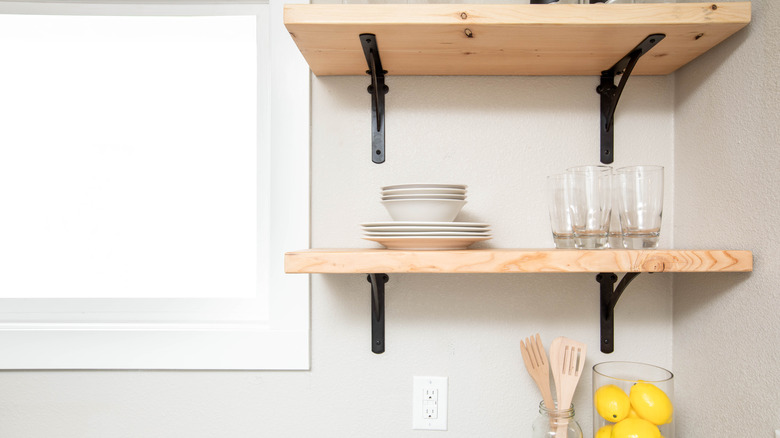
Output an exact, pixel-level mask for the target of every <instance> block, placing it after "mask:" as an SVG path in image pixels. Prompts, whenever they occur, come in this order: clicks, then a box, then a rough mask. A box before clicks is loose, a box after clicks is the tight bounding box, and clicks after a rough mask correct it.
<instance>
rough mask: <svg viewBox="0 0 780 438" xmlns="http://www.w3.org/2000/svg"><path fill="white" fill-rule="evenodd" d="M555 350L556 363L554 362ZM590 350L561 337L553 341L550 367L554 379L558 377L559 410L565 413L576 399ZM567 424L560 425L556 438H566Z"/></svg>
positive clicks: (579, 343) (585, 346)
mask: <svg viewBox="0 0 780 438" xmlns="http://www.w3.org/2000/svg"><path fill="white" fill-rule="evenodd" d="M553 349H554V351H555V353H554V355H555V356H554V357H555V359H554V361H553ZM587 350H588V347H587V345H585V344H583V343H582V342H577V341H575V340H572V339H569V338H564V337H559V338H556V339H555V340H554V341H553V345H551V346H550V366H552V373H553V378H554V377H555V376H556V375H557V376H558V379H557V380H556V381H555V384H556V386H557V387H558V409H559V410H561V411H563V410H567V409H569V408H570V407H571V401H572V399H573V398H574V391H575V390H576V389H577V383H579V381H580V377H581V376H582V370H583V368H584V367H585V354H586V352H587ZM566 427H567V424H566V423H565V422H563V423H559V425H558V427H557V431H556V436H560V437H565V436H566Z"/></svg>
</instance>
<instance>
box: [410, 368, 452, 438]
mask: <svg viewBox="0 0 780 438" xmlns="http://www.w3.org/2000/svg"><path fill="white" fill-rule="evenodd" d="M412 394H413V398H412V429H419V430H447V378H446V377H421V376H415V377H414V379H413V385H412Z"/></svg>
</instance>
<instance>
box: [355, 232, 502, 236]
mask: <svg viewBox="0 0 780 438" xmlns="http://www.w3.org/2000/svg"><path fill="white" fill-rule="evenodd" d="M363 235H364V236H369V237H435V236H457V237H492V236H493V235H492V234H488V232H487V231H484V232H483V231H404V232H401V233H393V232H384V233H374V232H371V231H366V232H365V233H364V234H363Z"/></svg>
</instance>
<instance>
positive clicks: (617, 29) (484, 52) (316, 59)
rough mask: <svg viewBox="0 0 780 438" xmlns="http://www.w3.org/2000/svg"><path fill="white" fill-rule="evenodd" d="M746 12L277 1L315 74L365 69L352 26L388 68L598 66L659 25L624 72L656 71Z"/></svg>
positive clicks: (693, 6) (696, 7) (691, 7)
mask: <svg viewBox="0 0 780 438" xmlns="http://www.w3.org/2000/svg"><path fill="white" fill-rule="evenodd" d="M750 14H751V8H750V2H725V3H666V4H663V3H659V4H609V5H607V4H594V5H464V4H401V5H399V4H316V5H287V6H285V10H284V23H285V26H287V30H288V31H289V32H290V35H292V37H293V39H294V40H295V43H296V44H297V45H298V48H299V49H300V51H301V53H302V54H303V56H304V58H306V61H307V62H308V63H309V66H310V67H311V70H312V71H313V72H314V74H315V75H318V76H319V75H365V74H366V67H367V65H366V59H365V56H364V54H363V50H362V48H361V45H360V41H359V39H358V35H359V34H361V33H373V34H375V35H376V38H377V43H378V44H379V51H380V54H381V57H382V64H383V66H384V68H385V70H387V71H388V74H390V75H599V74H600V73H601V71H602V70H606V69H608V68H610V67H611V66H612V65H613V64H615V62H617V61H619V60H620V59H621V58H622V57H623V56H625V55H626V54H627V53H628V52H630V51H631V50H632V49H633V48H634V47H635V46H636V45H637V44H639V42H640V41H642V40H643V39H644V38H645V37H647V36H648V35H650V34H656V33H663V34H666V38H665V39H664V40H663V41H662V42H661V43H659V44H658V46H657V47H655V48H653V49H652V50H651V51H650V53H648V55H647V56H644V57H642V59H641V60H640V61H639V63H638V64H637V66H636V69H635V70H634V72H635V74H640V75H664V74H669V73H671V72H673V71H675V70H677V69H678V68H680V67H681V66H683V65H685V64H686V63H688V62H690V61H691V60H693V59H694V58H696V57H697V56H699V55H701V54H702V53H704V52H706V51H707V50H709V49H711V48H712V47H714V46H716V45H717V44H719V43H720V42H721V41H723V40H725V39H726V38H728V37H729V36H730V35H732V34H734V33H735V32H737V31H738V30H739V29H741V28H743V27H745V26H746V25H747V24H748V23H749V22H750ZM467 29H468V31H467ZM467 33H470V34H471V37H468V36H467Z"/></svg>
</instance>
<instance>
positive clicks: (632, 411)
mask: <svg viewBox="0 0 780 438" xmlns="http://www.w3.org/2000/svg"><path fill="white" fill-rule="evenodd" d="M626 418H639V414H637V413H636V411H635V410H634V408H631V410H630V411H628V417H626Z"/></svg>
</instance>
